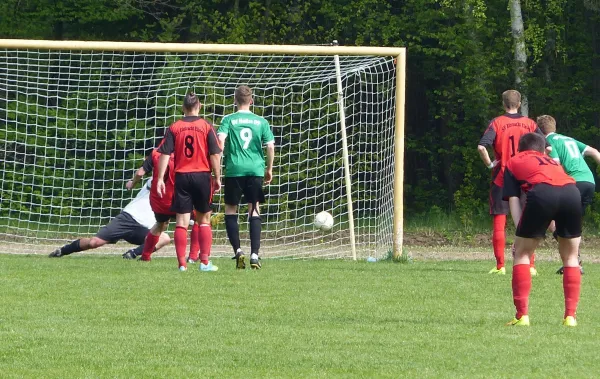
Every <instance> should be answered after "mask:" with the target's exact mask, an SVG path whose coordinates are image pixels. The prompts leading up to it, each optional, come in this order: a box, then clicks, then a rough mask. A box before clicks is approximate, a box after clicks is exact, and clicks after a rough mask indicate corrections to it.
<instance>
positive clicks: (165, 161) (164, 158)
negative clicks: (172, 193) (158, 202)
mask: <svg viewBox="0 0 600 379" xmlns="http://www.w3.org/2000/svg"><path fill="white" fill-rule="evenodd" d="M169 159H170V155H168V154H161V156H160V158H158V178H157V182H156V192H158V196H160V197H161V198H162V197H163V195H164V193H165V181H164V180H163V178H164V177H165V173H166V172H167V167H168V166H169Z"/></svg>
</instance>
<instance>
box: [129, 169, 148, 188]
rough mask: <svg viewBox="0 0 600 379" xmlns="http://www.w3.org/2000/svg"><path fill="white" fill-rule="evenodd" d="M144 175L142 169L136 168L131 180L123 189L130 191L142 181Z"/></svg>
mask: <svg viewBox="0 0 600 379" xmlns="http://www.w3.org/2000/svg"><path fill="white" fill-rule="evenodd" d="M144 175H146V170H144V167H140V168H138V169H137V170H136V172H135V173H134V174H133V178H131V179H130V180H129V181H128V182H127V184H125V188H127V189H128V190H130V191H131V190H132V189H133V188H134V187H135V186H136V185H137V184H138V183H139V182H141V181H142V178H143V177H144Z"/></svg>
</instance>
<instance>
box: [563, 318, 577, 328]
mask: <svg viewBox="0 0 600 379" xmlns="http://www.w3.org/2000/svg"><path fill="white" fill-rule="evenodd" d="M563 325H564V326H577V320H575V317H573V316H567V317H565V319H564V320H563Z"/></svg>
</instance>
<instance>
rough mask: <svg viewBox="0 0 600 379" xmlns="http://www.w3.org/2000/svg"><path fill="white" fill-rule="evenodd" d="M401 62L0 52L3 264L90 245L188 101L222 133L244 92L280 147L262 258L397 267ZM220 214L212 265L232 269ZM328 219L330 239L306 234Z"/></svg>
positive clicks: (245, 51) (271, 51)
mask: <svg viewBox="0 0 600 379" xmlns="http://www.w3.org/2000/svg"><path fill="white" fill-rule="evenodd" d="M405 57H406V51H405V49H404V48H377V47H344V46H277V45H216V44H160V43H122V42H82V41H35V40H0V167H1V171H0V183H1V184H0V186H1V187H0V252H19V253H40V254H42V253H48V252H49V251H51V250H53V248H55V247H57V246H60V245H62V244H63V243H65V242H67V241H70V240H72V239H73V238H75V237H78V236H91V235H94V234H95V233H96V231H97V230H98V229H99V228H100V227H101V226H103V225H105V224H106V223H108V222H109V220H110V219H111V218H112V217H114V216H116V215H117V214H118V213H119V212H120V211H121V209H122V208H123V207H124V206H125V205H126V204H127V203H128V202H129V200H130V199H131V198H132V197H133V196H134V195H135V193H136V192H137V191H133V192H129V191H127V190H126V189H125V183H126V182H127V180H128V179H130V177H131V176H132V174H133V172H134V170H135V169H137V168H138V167H139V166H140V165H141V164H142V162H143V160H144V157H145V156H146V155H147V154H149V152H150V151H151V149H152V148H153V147H154V146H156V144H157V142H159V141H160V139H161V138H162V136H163V133H164V131H165V128H166V127H168V126H169V125H170V124H171V123H172V122H174V121H175V120H176V119H178V118H179V117H181V113H182V111H181V102H182V97H183V95H184V94H185V93H186V91H188V90H189V89H193V90H194V91H195V92H196V93H197V94H198V95H199V96H200V99H201V101H202V104H203V107H202V110H201V115H202V116H203V117H204V118H206V119H207V120H209V121H210V122H212V123H213V125H214V126H215V127H218V126H219V123H220V121H221V119H222V117H223V116H224V115H226V114H229V113H232V112H234V111H235V109H234V105H233V93H234V89H235V88H236V86H238V85H241V84H246V85H249V86H250V87H252V89H253V91H254V105H253V108H252V110H253V111H254V112H255V113H257V114H259V115H261V116H263V117H265V118H266V119H267V120H268V121H269V122H270V124H271V126H272V130H273V133H274V135H275V138H276V158H275V166H274V180H273V182H272V184H271V185H269V186H268V187H266V194H267V199H266V204H265V205H264V206H263V207H262V213H263V220H264V224H263V247H262V249H261V251H263V254H264V255H265V256H273V257H347V258H354V259H356V258H361V257H366V256H375V257H379V258H381V257H384V256H387V255H388V254H390V253H391V252H393V254H394V255H395V256H396V257H397V256H399V255H400V254H401V252H402V232H403V217H402V212H403V204H402V198H403V188H402V183H403V153H404V144H403V143H404V139H403V136H404V130H403V125H404V87H405V82H404V81H405ZM214 201H215V204H214V211H215V213H214V216H213V225H214V238H215V247H214V253H213V254H214V255H219V254H222V255H230V254H231V249H230V247H229V245H228V242H227V237H226V233H225V228H224V225H223V215H222V212H223V210H224V206H223V200H222V198H221V196H220V195H217V196H216V197H215V200H214ZM323 210H325V211H328V212H330V213H331V214H332V215H333V216H334V220H335V225H334V228H333V229H332V230H331V231H327V232H323V231H320V230H317V229H316V228H315V227H314V226H313V220H314V216H315V215H316V214H317V213H319V212H320V211H323ZM243 212H245V207H244V206H243V207H242V208H241V214H240V231H241V236H242V239H243V241H242V246H246V245H249V242H248V239H247V235H245V232H246V230H247V228H246V224H245V220H246V218H245V217H244V215H243ZM124 247H125V246H124V245H123V246H119V247H115V246H112V247H110V248H108V250H107V251H112V252H115V253H116V252H120V251H122V250H123V248H124Z"/></svg>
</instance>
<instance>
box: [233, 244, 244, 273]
mask: <svg viewBox="0 0 600 379" xmlns="http://www.w3.org/2000/svg"><path fill="white" fill-rule="evenodd" d="M231 259H235V268H237V269H238V270H243V269H245V268H246V256H245V255H244V252H243V251H242V249H238V250H237V253H235V255H234V256H233V258H231Z"/></svg>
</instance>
